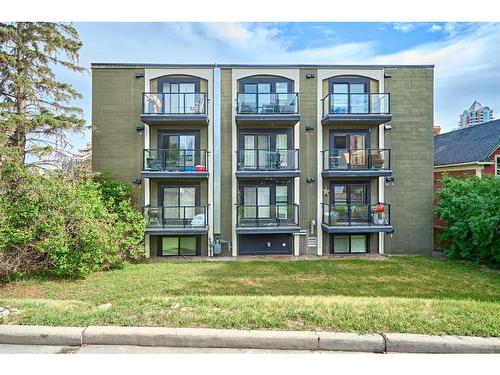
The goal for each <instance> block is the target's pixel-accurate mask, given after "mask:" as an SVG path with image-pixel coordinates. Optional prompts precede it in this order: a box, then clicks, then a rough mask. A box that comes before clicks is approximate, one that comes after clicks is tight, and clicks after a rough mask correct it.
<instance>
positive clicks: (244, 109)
mask: <svg viewBox="0 0 500 375" xmlns="http://www.w3.org/2000/svg"><path fill="white" fill-rule="evenodd" d="M240 112H241V113H254V112H255V111H254V108H253V107H252V106H251V105H249V104H242V105H241V108H240Z"/></svg>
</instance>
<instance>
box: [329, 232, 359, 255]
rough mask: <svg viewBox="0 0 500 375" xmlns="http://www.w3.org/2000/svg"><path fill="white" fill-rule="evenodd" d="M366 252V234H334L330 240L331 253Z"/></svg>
mask: <svg viewBox="0 0 500 375" xmlns="http://www.w3.org/2000/svg"><path fill="white" fill-rule="evenodd" d="M367 252H368V235H366V234H336V235H333V236H332V240H331V248H330V253H331V254H354V253H367Z"/></svg>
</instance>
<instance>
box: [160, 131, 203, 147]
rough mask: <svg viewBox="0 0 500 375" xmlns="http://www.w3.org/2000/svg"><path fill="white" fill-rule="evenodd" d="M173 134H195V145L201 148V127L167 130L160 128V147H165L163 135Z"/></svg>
mask: <svg viewBox="0 0 500 375" xmlns="http://www.w3.org/2000/svg"><path fill="white" fill-rule="evenodd" d="M172 135H194V147H195V149H196V150H199V149H200V143H201V134H200V130H199V129H193V130H166V129H159V130H158V135H157V138H158V149H163V137H164V136H172Z"/></svg>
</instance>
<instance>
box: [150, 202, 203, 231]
mask: <svg viewBox="0 0 500 375" xmlns="http://www.w3.org/2000/svg"><path fill="white" fill-rule="evenodd" d="M143 214H144V218H145V220H146V226H147V227H148V228H152V229H154V228H204V227H206V226H207V225H208V206H146V207H143Z"/></svg>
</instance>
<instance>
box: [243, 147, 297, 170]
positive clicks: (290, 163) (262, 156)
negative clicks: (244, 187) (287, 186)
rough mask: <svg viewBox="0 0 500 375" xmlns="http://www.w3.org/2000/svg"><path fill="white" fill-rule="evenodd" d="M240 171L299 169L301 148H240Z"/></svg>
mask: <svg viewBox="0 0 500 375" xmlns="http://www.w3.org/2000/svg"><path fill="white" fill-rule="evenodd" d="M236 158H237V159H236V160H237V169H238V170H239V171H283V170H298V169H299V150H269V149H240V150H238V151H236Z"/></svg>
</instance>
